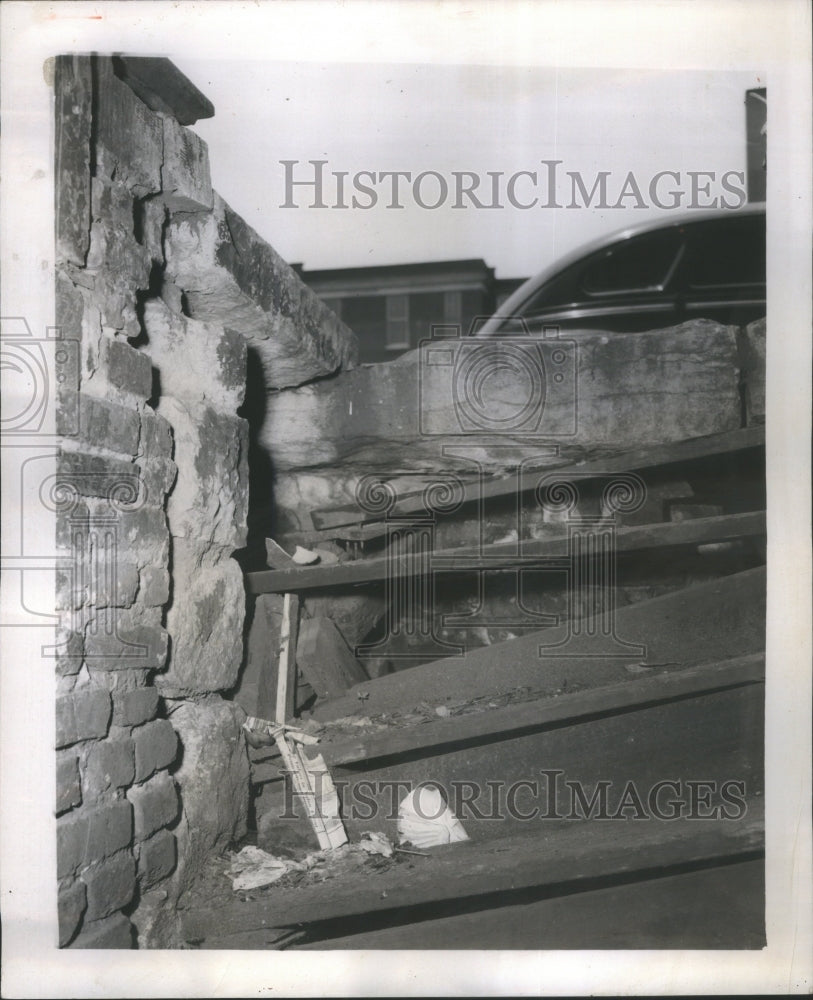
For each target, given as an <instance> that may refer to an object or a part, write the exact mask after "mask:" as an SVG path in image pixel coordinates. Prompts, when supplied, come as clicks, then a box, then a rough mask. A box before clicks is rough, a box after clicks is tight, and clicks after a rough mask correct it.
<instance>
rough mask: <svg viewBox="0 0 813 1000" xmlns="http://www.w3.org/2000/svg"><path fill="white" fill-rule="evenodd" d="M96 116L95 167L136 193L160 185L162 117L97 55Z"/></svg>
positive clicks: (139, 193) (150, 192) (162, 135)
mask: <svg viewBox="0 0 813 1000" xmlns="http://www.w3.org/2000/svg"><path fill="white" fill-rule="evenodd" d="M96 65H97V81H96V83H97V96H98V112H97V116H96V167H97V171H98V172H99V173H100V174H102V175H104V176H106V177H108V178H112V177H113V175H114V174H115V176H116V177H117V178H118V179H119V180H122V181H123V182H124V183H125V184H126V185H127V187H128V188H129V189H130V190H131V191H132V192H133V193H134V194H135V195H137V196H138V197H143V196H144V195H147V194H153V193H155V192H157V191H159V190H160V188H161V160H162V158H163V146H164V130H163V127H162V123H161V118H160V116H159V115H157V114H156V113H155V112H154V111H150V109H149V108H148V107H147V106H146V105H145V104H143V103H142V102H141V101H140V100H139V99H138V98H137V97H136V96H135V94H134V93H133V92H132V90H130V88H129V87H127V86H126V85H125V84H123V83H122V82H121V81H120V80H118V79H117V78H116V76H115V75H114V73H113V66H112V62H111V60H110V59H109V58H107V57H98V58H97V61H96Z"/></svg>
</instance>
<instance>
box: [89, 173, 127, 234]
mask: <svg viewBox="0 0 813 1000" xmlns="http://www.w3.org/2000/svg"><path fill="white" fill-rule="evenodd" d="M135 201H136V199H135V198H134V197H133V192H132V191H131V190H130V189H129V188H128V187H127V185H126V184H124V183H123V182H121V181H118V180H112V181H111V180H109V179H108V178H106V177H101V176H99V177H94V178H92V180H91V182H90V207H91V213H92V216H93V219H94V221H96V222H104V223H105V224H106V225H107V226H108V227H110V228H115V229H118V230H120V231H121V233H122V235H124V236H127V237H128V239H134V237H135V234H134V233H133V228H134V227H133V208H134V206H135Z"/></svg>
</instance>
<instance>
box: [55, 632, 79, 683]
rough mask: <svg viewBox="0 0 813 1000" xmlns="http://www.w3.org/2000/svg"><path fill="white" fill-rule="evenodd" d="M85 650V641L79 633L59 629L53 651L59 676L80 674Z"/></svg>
mask: <svg viewBox="0 0 813 1000" xmlns="http://www.w3.org/2000/svg"><path fill="white" fill-rule="evenodd" d="M84 649H85V644H84V640H83V639H82V636H81V635H79V633H78V632H74V631H73V630H72V629H65V628H62V627H59V628H57V630H56V643H55V644H54V651H53V657H54V660H55V664H54V667H55V669H56V673H57V675H58V676H60V677H70V676H72V675H74V674H77V673H79V670H80V669H81V667H82V658H83V656H84Z"/></svg>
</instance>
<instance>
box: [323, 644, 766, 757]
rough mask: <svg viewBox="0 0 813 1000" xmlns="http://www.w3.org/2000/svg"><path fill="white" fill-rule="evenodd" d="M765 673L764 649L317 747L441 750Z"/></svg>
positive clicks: (754, 679) (363, 753)
mask: <svg viewBox="0 0 813 1000" xmlns="http://www.w3.org/2000/svg"><path fill="white" fill-rule="evenodd" d="M764 677H765V655H764V654H763V653H755V654H751V655H748V656H740V657H736V658H734V659H731V660H724V661H723V662H721V663H709V664H705V665H703V666H700V667H691V668H689V669H686V670H676V671H672V672H669V673H659V674H657V675H656V676H654V677H638V678H636V679H635V680H630V681H626V682H622V683H619V684H608V685H603V686H601V687H598V688H593V689H592V690H588V691H576V692H573V693H572V694H563V695H559V696H558V697H557V698H547V699H545V700H540V701H532V702H524V703H522V704H519V705H511V706H509V707H507V708H495V709H491V710H487V711H483V712H479V713H474V714H471V715H461V716H456V717H455V716H450V717H448V718H446V719H439V720H438V721H437V722H428V723H424V724H423V725H420V726H416V727H415V728H409V729H407V728H393V729H392V731H391V732H389V733H379V734H375V735H372V736H368V737H366V738H361V739H356V740H348V741H345V742H336V743H328V742H322V744H321V750H322V752H323V754H324V756H325V759H326V760H327V761H328V763H329V764H330V765H331V766H340V765H347V764H357V763H361V762H367V761H375V760H377V759H379V758H383V757H397V756H399V755H404V754H415V753H416V752H419V751H420V752H423V753H425V754H429V753H440V752H443V750H444V748H449V747H453V746H454V745H455V744H458V745H459V744H460V743H461V742H462V741H466V742H467V743H468V744H470V745H471V744H474V743H476V742H482V743H486V742H493V740H494V738H495V737H498V738H500V739H510V738H514V737H516V736H519V735H521V734H523V733H531V732H539V731H542V730H544V729H546V728H549V727H550V726H552V725H571V724H577V723H578V722H580V721H581V720H583V719H585V718H595V717H596V716H597V715H608V714H612V713H615V712H619V711H622V712H624V711H629V710H630V709H633V708H636V707H642V706H645V705H653V704H658V703H660V702H665V701H670V700H674V699H676V698H683V697H688V696H691V695H698V694H703V693H707V692H711V691H719V690H722V689H724V688H727V687H734V686H738V685H742V684H753V683H758V682H759V681H762V680H764Z"/></svg>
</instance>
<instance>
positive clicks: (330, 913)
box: [183, 798, 764, 939]
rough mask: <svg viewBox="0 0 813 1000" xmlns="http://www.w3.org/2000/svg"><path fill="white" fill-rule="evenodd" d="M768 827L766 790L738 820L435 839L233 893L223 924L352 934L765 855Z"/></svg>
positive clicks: (195, 928) (196, 926)
mask: <svg viewBox="0 0 813 1000" xmlns="http://www.w3.org/2000/svg"><path fill="white" fill-rule="evenodd" d="M529 826H530V825H529ZM763 828H764V810H763V807H762V800H761V799H760V798H756V799H753V800H749V801H748V803H747V811H746V814H745V816H744V817H743V818H742V819H741V820H739V821H736V822H726V821H717V822H698V821H697V820H692V819H688V818H678V819H675V820H672V821H670V822H659V821H656V820H653V821H651V822H606V821H601V820H599V821H589V822H581V823H576V822H568V821H566V820H564V821H561V822H559V821H553V822H551V823H537V824H536V827H535V829H533V832H523V833H521V834H515V835H511V836H506V837H497V838H493V839H490V840H484V841H480V842H477V841H474V840H471V841H468V842H466V843H463V844H453V845H450V846H446V847H436V848H431V849H430V850H429V851H428V852H427V853H428V854H429V857H426V858H417V859H415V864H414V865H409V866H407V865H393V866H391V867H389V868H387V869H385V870H382V871H380V872H377V873H376V874H375V877H374V878H372V879H365V880H359V878H358V877H357V876H356V874H355V873H351V874H349V875H348V876H346V877H342V875H341V874H340V875H339V876H337V877H336V878H334V879H332V880H331V881H330V882H329V883H327V884H325V883H324V882H320V883H318V884H316V885H296V886H291V887H284V886H278V887H276V886H275V890H274V892H273V893H271V894H268V895H263V896H260V897H258V899H257V900H256V901H252V902H249V903H241V902H239V901H237V900H232V899H231V898H229V905H228V919H225V918H224V919H223V920H222V921H221V924H222V925H223V926H226V925H228V927H229V929H230V930H231V931H232V932H237V931H239V930H242V929H246V928H257V927H259V926H261V927H262V928H263V929H264V930H265V931H268V930H270V929H271V928H273V927H294V926H299V927H301V928H308V929H309V930H310V931H312V932H313V933H314V934H315V935H317V936H321V937H329V936H330V930H329V927H328V922H333V921H337V922H338V926H339V927H343V928H344V930H343V933H350V930H351V924H350V918H352V917H358V918H360V919H362V920H364V921H365V926H367V927H371V926H376V918H375V917H374V915H378V918H377V919H378V920H380V921H388V922H392V921H393V920H396V921H397V922H399V923H409V922H410V920H411V914H410V909H409V908H411V907H437V906H440V905H442V904H449V903H450V902H451V901H456V902H458V903H462V902H463V901H466V900H468V901H470V902H471V904H472V905H473V906H474V905H476V906H477V907H478V908H479V909H483V910H485V909H489V908H491V907H493V906H494V905H497V903H498V901H499V902H500V903H501V904H502V905H504V904H505V903H506V902H509V901H510V896H511V894H519V893H521V892H523V891H524V890H535V891H537V892H538V893H539V894H540V896H541V895H543V894H544V895H545V896H546V897H552V896H567V895H571V894H573V893H578V892H581V891H584V889H586V888H595V887H596V881H597V880H602V879H607V880H610V884H620V883H621V882H624V881H628V882H633V881H636V882H639V881H643V880H645V879H647V878H658V877H661V876H663V875H665V874H669V873H670V870H672V869H673V868H678V867H679V868H680V869H681V870H686V869H687V868H691V867H695V868H700V867H707V866H710V865H712V864H718V863H726V862H729V863H730V862H731V861H735V860H737V859H743V860H745V859H751V858H754V857H755V856H756V857H758V856H759V855H760V854H761V852H762V851H763V850H764V833H763ZM497 893H499V894H508V895H507V896H506V895H502V896H501V897H496V896H495V895H494V894H497ZM232 895H233V896H236V894H232ZM437 912H439V911H437ZM388 918H389V919H388ZM423 919H426V917H425V916H424V917H423ZM183 921H184V932H185V936H186V938H187V939H194V938H200V937H204V936H205V934H206V932H207V929H208V928H210V927H211V912H210V910H209V909H208V908H201V909H199V910H196V911H184V914H183ZM333 933H334V934H336V933H337V932H336V931H334V932H333Z"/></svg>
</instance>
